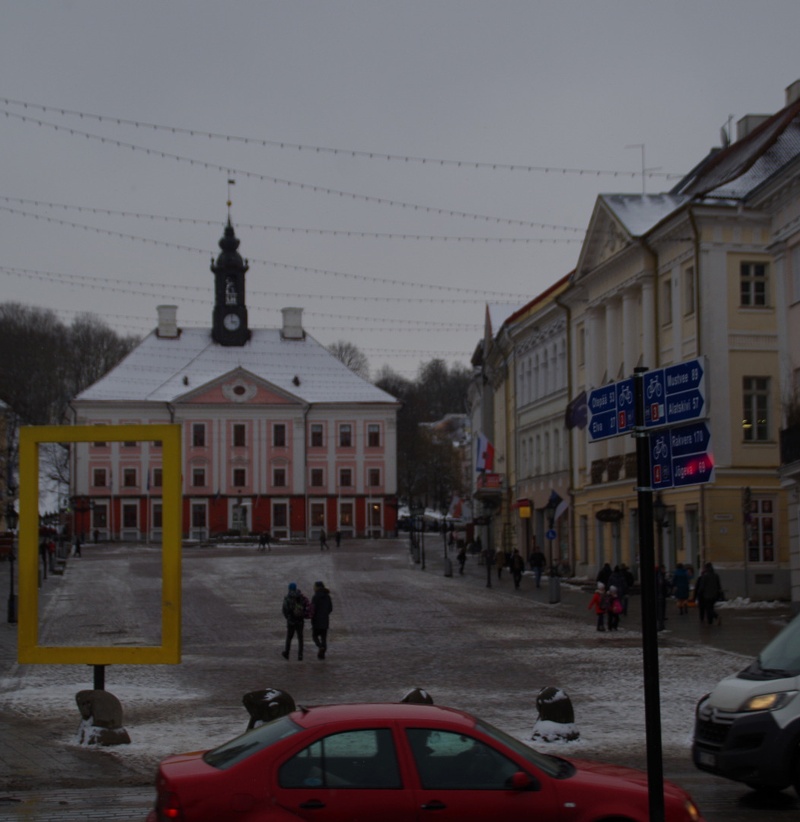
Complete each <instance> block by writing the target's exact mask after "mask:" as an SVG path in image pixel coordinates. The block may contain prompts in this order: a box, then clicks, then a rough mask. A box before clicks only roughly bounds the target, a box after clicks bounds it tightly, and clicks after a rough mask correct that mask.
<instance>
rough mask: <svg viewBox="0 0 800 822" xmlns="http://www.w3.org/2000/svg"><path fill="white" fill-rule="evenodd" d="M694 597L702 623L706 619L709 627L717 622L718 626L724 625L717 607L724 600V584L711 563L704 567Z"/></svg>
mask: <svg viewBox="0 0 800 822" xmlns="http://www.w3.org/2000/svg"><path fill="white" fill-rule="evenodd" d="M694 596H695V601H696V602H697V610H698V611H699V613H700V621H701V622H702V621H703V619H704V618H705V620H706V622H708V624H709V625H713V624H714V621H715V620H716V622H717V625H722V620H721V619H720V616H719V614H718V613H717V611H716V607H715V606H716V603H717V602H718V601H719V600H720V599H722V583H721V582H720V578H719V574H717V572H716V571H715V570H714V566H713V565H712V564H711V563H710V562H707V563H706V564H705V565H704V566H703V573H702V574H700V579H698V580H697V586H696V588H695V591H694Z"/></svg>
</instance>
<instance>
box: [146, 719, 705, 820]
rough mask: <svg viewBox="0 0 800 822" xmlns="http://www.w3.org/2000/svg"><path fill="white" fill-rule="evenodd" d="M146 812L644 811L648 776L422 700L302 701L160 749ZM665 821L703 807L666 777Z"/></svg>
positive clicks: (415, 816) (431, 814)
mask: <svg viewBox="0 0 800 822" xmlns="http://www.w3.org/2000/svg"><path fill="white" fill-rule="evenodd" d="M156 789H157V798H156V806H155V809H154V810H153V811H151V812H150V814H149V816H148V817H147V820H148V822H166V820H172V821H173V822H174V821H175V820H177V822H227V820H236V822H297V821H298V820H301V819H308V820H315V822H332V820H336V822H340V820H341V821H343V820H348V822H353V821H354V820H364V822H410V820H423V819H425V820H436V822H445V820H458V822H469V820H481V821H483V820H487V819H502V820H503V822H513V821H514V820H526V822H529V821H530V820H537V821H538V820H559V821H562V820H563V822H583V820H597V819H609V818H614V819H615V820H641V822H645V820H647V818H648V795H647V777H646V775H645V774H644V773H642V772H640V771H635V770H631V769H630V768H623V767H618V766H615V765H602V764H598V763H592V762H583V761H578V760H569V759H563V758H561V757H557V756H548V755H545V754H542V753H538V752H537V751H534V750H533V749H532V748H529V747H528V746H527V745H524V744H523V743H522V742H519V741H518V740H516V739H514V738H513V737H511V736H509V735H508V734H506V733H503V731H500V730H498V729H497V728H494V727H492V726H491V725H489V724H488V723H486V722H483V721H481V720H480V719H476V718H475V717H473V716H471V715H470V714H467V713H464V712H463V711H458V710H455V709H453V708H443V707H438V706H433V705H419V704H407V703H400V704H360V705H326V706H318V707H311V708H305V707H302V706H301V707H299V708H298V709H297V710H294V711H292V712H291V713H289V714H288V715H285V716H282V717H279V718H278V719H274V720H272V721H270V722H267V723H265V724H263V725H260V726H258V727H256V728H254V729H253V730H250V731H247V732H246V733H244V734H242V735H241V736H238V737H236V738H235V739H232V740H231V741H230V742H226V743H225V744H224V745H220V747H218V748H215V749H214V750H211V751H206V752H202V751H201V752H197V753H188V754H181V755H178V756H170V757H168V758H167V759H165V760H164V761H163V762H162V763H161V765H160V767H159V770H158V776H157V784H156ZM664 803H665V813H666V819H667V820H668V822H679V820H680V822H684V821H685V822H697V820H702V816H701V814H700V811H699V810H698V809H697V806H696V805H695V804H694V802H693V801H692V799H691V797H690V796H689V795H688V794H687V793H686V792H685V791H684V790H682V789H681V788H679V787H678V786H677V785H674V784H672V783H669V782H667V783H665V785H664Z"/></svg>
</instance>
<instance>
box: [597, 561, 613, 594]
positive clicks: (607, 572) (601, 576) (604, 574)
mask: <svg viewBox="0 0 800 822" xmlns="http://www.w3.org/2000/svg"><path fill="white" fill-rule="evenodd" d="M610 578H611V566H610V565H609V564H608V563H606V564H605V565H603V567H602V568H601V569H600V570H599V572H598V574H597V579H596V582H602V583H603V587H604V588H608V580H609V579H610Z"/></svg>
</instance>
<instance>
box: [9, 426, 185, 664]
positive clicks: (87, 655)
mask: <svg viewBox="0 0 800 822" xmlns="http://www.w3.org/2000/svg"><path fill="white" fill-rule="evenodd" d="M100 432H102V433H100ZM98 436H102V438H103V440H104V441H106V442H135V441H139V442H141V441H151V442H154V441H158V440H160V441H161V444H162V452H161V453H162V468H163V480H162V488H161V500H162V517H163V526H162V546H161V554H162V559H161V645H134V646H124V647H118V646H96V647H90V646H77V647H68V646H60V645H59V646H52V645H39V444H40V443H45V442H47V443H50V442H58V443H78V442H95V441H96V440H97V438H98ZM19 480H20V483H19V486H20V488H19V614H18V620H19V622H18V643H17V645H18V651H17V655H18V660H19V662H23V663H49V664H53V665H64V664H81V665H117V664H119V665H134V664H139V665H153V664H159V663H161V664H172V665H175V664H178V663H179V662H180V661H181V525H182V498H181V426H180V425H104V426H103V427H102V428H98V427H97V426H96V425H42V426H27V427H23V428H20V430H19Z"/></svg>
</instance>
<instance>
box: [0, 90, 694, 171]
mask: <svg viewBox="0 0 800 822" xmlns="http://www.w3.org/2000/svg"><path fill="white" fill-rule="evenodd" d="M0 103H2V104H3V105H5V106H22V107H23V108H25V109H34V110H35V111H42V112H44V113H48V114H56V115H61V116H62V117H78V118H80V119H82V120H83V119H86V120H95V121H96V122H98V123H110V124H113V125H118V126H123V125H124V126H133V127H134V128H142V129H148V130H152V131H164V132H168V133H171V134H183V135H187V136H189V137H204V138H207V139H210V140H222V141H224V142H226V143H233V142H236V143H242V144H243V145H255V146H261V147H262V148H267V147H269V148H277V149H282V150H286V149H289V150H292V151H300V152H310V153H313V154H331V155H340V156H346V157H353V158H359V159H366V160H381V161H385V162H399V163H417V164H420V165H432V166H442V167H443V166H454V167H456V168H466V169H490V170H491V171H523V172H526V173H534V172H536V173H542V174H562V175H566V174H574V175H578V176H593V177H600V176H610V177H631V178H636V177H650V178H655V177H661V178H664V179H668V180H669V179H680V178H681V177H683V175H682V174H676V173H673V172H666V171H658V170H656V169H645V170H644V171H613V170H605V169H585V168H569V167H567V168H559V167H556V166H534V165H527V164H524V163H495V162H486V161H475V160H452V159H444V158H434V157H417V156H413V155H407V154H389V153H385V152H379V151H365V150H360V149H345V148H333V147H330V146H316V145H309V144H305V143H292V142H288V141H286V140H270V139H265V138H263V137H242V136H238V135H233V134H224V133H221V132H215V131H204V130H202V129H194V128H184V127H179V126H166V125H161V124H158V123H148V122H144V121H141V120H132V119H130V118H126V117H112V116H111V115H107V114H92V113H90V112H85V111H76V110H73V109H67V108H62V107H60V106H46V105H42V104H39V103H31V102H27V101H25V100H13V99H11V98H8V97H0Z"/></svg>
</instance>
